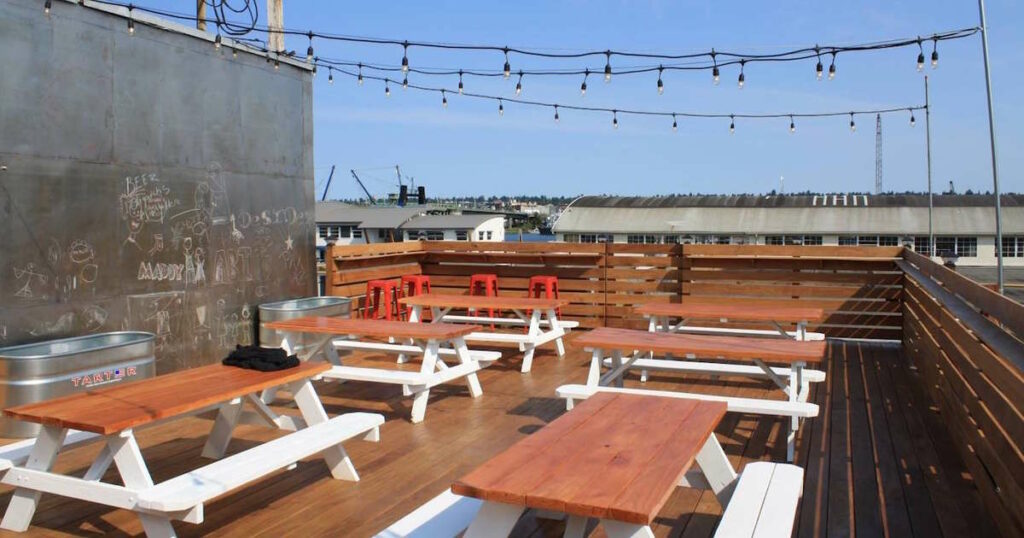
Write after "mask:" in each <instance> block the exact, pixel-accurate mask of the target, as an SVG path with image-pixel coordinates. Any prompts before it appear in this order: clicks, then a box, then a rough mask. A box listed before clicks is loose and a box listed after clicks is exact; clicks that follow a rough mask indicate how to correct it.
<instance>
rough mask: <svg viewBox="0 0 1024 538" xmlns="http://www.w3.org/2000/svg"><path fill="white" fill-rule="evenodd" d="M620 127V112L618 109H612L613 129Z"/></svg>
mask: <svg viewBox="0 0 1024 538" xmlns="http://www.w3.org/2000/svg"><path fill="white" fill-rule="evenodd" d="M618 128H619V113H618V111H617V110H612V129H618Z"/></svg>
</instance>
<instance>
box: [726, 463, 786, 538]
mask: <svg viewBox="0 0 1024 538" xmlns="http://www.w3.org/2000/svg"><path fill="white" fill-rule="evenodd" d="M803 483H804V470H803V469H801V468H800V467H797V466H796V465H789V464H786V463H770V462H766V461H758V462H753V463H748V464H747V466H746V467H744V468H743V472H742V473H740V476H739V478H738V479H737V484H736V488H735V489H734V490H733V492H732V498H731V499H730V500H729V505H728V506H726V507H725V513H724V514H722V519H721V520H720V521H719V523H718V530H717V531H715V536H716V538H754V537H757V538H789V537H790V536H791V535H792V534H793V520H794V519H795V517H796V509H797V505H798V504H799V503H800V494H801V492H802V491H803Z"/></svg>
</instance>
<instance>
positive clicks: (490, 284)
mask: <svg viewBox="0 0 1024 538" xmlns="http://www.w3.org/2000/svg"><path fill="white" fill-rule="evenodd" d="M469 294H470V295H485V296H487V297H497V296H498V275H494V274H476V275H472V276H470V277H469ZM487 315H488V316H490V317H492V318H493V317H494V309H493V308H488V309H487ZM498 315H499V316H500V315H501V310H498ZM491 329H492V330H493V329H494V324H493V323H492V324H491Z"/></svg>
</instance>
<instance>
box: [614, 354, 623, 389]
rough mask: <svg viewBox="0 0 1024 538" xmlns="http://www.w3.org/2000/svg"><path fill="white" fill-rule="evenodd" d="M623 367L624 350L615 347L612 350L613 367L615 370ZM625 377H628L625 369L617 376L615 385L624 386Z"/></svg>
mask: <svg viewBox="0 0 1024 538" xmlns="http://www.w3.org/2000/svg"><path fill="white" fill-rule="evenodd" d="M621 368H622V350H621V349H613V350H612V369H613V370H619V369H621ZM624 377H626V372H625V370H623V371H621V372H619V375H617V376H615V379H614V381H615V386H616V387H619V388H622V386H623V383H622V379H623V378H624Z"/></svg>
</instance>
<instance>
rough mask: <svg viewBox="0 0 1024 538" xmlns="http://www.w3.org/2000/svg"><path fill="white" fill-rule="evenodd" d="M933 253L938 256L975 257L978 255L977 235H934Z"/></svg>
mask: <svg viewBox="0 0 1024 538" xmlns="http://www.w3.org/2000/svg"><path fill="white" fill-rule="evenodd" d="M935 253H936V254H938V255H939V256H959V257H961V258H976V257H977V256H978V238H977V237H950V236H943V237H936V238H935Z"/></svg>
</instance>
